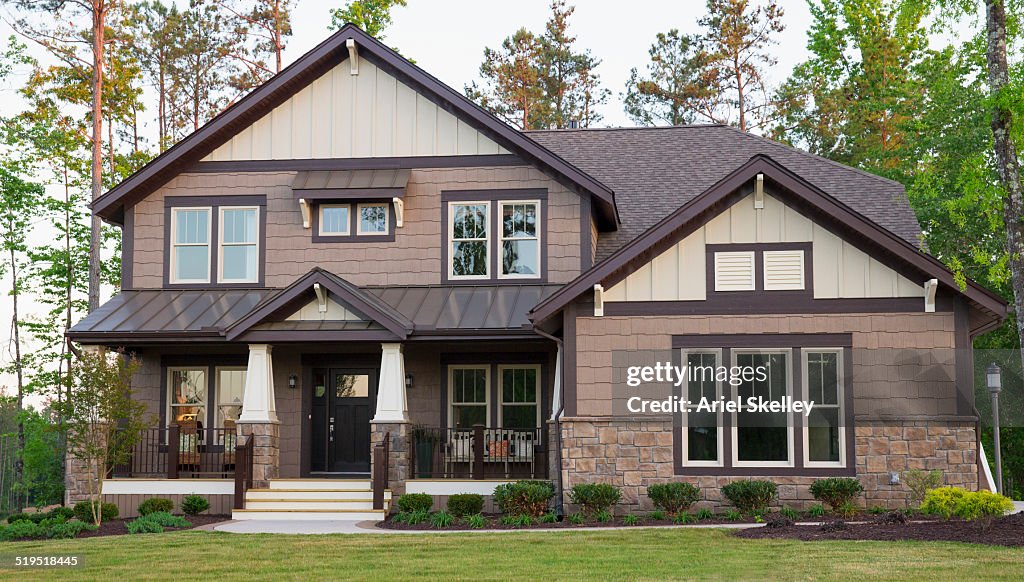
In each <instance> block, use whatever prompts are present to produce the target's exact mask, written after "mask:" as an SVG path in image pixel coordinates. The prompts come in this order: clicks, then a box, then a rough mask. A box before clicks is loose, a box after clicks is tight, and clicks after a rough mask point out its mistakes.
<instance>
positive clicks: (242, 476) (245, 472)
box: [234, 435, 255, 509]
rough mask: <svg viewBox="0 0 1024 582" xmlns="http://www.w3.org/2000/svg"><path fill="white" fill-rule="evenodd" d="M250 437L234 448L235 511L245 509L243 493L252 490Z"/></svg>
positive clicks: (251, 438)
mask: <svg viewBox="0 0 1024 582" xmlns="http://www.w3.org/2000/svg"><path fill="white" fill-rule="evenodd" d="M254 438H255V437H253V436H252V435H249V436H248V437H245V438H244V442H242V443H240V444H238V445H237V446H235V504H234V508H235V509H245V492H246V491H248V490H249V489H252V457H253V441H254Z"/></svg>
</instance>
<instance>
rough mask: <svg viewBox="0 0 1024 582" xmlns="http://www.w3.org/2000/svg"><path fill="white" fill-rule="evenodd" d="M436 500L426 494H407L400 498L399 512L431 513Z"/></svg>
mask: <svg viewBox="0 0 1024 582" xmlns="http://www.w3.org/2000/svg"><path fill="white" fill-rule="evenodd" d="M433 506H434V498H433V497H431V496H430V495H428V494H426V493H406V494H405V495H402V496H401V497H399V498H398V510H399V511H403V512H406V513H412V512H415V511H430V508H431V507H433Z"/></svg>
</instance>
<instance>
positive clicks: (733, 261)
mask: <svg viewBox="0 0 1024 582" xmlns="http://www.w3.org/2000/svg"><path fill="white" fill-rule="evenodd" d="M754 266H755V265H754V251H734V252H716V253H715V291H754V289H755V283H756V279H755V277H754Z"/></svg>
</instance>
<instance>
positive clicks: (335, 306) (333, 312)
mask: <svg viewBox="0 0 1024 582" xmlns="http://www.w3.org/2000/svg"><path fill="white" fill-rule="evenodd" d="M285 320H286V321H365V319H364V318H363V317H361V316H360V315H359V314H358V313H355V312H354V311H351V310H349V309H347V308H346V307H345V306H344V305H342V304H340V303H338V302H337V301H335V300H334V299H331V298H328V299H327V311H325V312H323V313H321V312H320V302H319V301H317V300H315V299H314V300H313V301H310V302H309V303H307V304H305V305H303V306H302V307H301V308H299V310H298V311H296V312H295V313H293V314H291V315H289V316H288V317H286V318H285Z"/></svg>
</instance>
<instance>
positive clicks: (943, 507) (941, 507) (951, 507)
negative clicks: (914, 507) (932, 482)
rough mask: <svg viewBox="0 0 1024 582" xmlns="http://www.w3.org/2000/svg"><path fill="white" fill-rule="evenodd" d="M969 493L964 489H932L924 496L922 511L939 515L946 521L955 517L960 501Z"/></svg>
mask: <svg viewBox="0 0 1024 582" xmlns="http://www.w3.org/2000/svg"><path fill="white" fill-rule="evenodd" d="M966 493H967V490H966V489H963V488H962V487H939V488H938V489H932V490H931V491H929V492H928V493H926V494H925V496H924V503H922V504H921V511H922V512H924V513H928V514H931V515H939V516H942V517H944V518H946V519H949V518H951V517H953V514H954V513H955V512H956V507H957V506H958V505H959V504H960V499H961V498H963V496H964V495H965V494H966Z"/></svg>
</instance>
